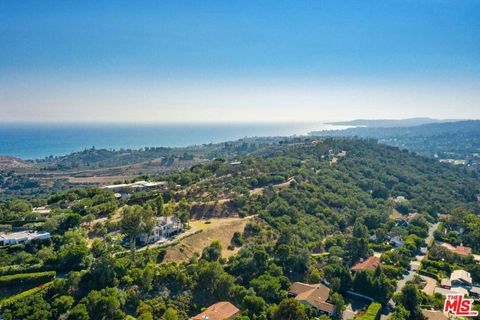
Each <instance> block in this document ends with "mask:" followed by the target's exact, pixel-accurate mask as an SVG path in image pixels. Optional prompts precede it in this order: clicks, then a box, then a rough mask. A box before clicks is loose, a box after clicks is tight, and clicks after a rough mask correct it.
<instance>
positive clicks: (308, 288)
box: [289, 282, 335, 313]
mask: <svg viewBox="0 0 480 320" xmlns="http://www.w3.org/2000/svg"><path fill="white" fill-rule="evenodd" d="M289 291H290V292H291V293H293V294H294V295H295V299H296V300H298V301H300V302H304V303H308V304H310V305H311V306H312V307H315V308H317V309H318V310H321V311H324V312H328V313H333V311H334V310H335V306H334V305H333V304H330V303H328V302H326V301H327V300H328V296H329V295H330V289H329V288H328V287H326V286H324V285H323V284H321V283H317V284H307V283H302V282H294V283H293V284H292V285H291V287H290V290H289Z"/></svg>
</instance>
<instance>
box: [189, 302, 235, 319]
mask: <svg viewBox="0 0 480 320" xmlns="http://www.w3.org/2000/svg"><path fill="white" fill-rule="evenodd" d="M239 315H240V309H238V308H237V307H235V306H234V305H233V304H231V303H230V302H228V301H220V302H217V303H215V304H212V305H211V306H210V307H208V308H207V309H206V310H205V311H203V312H202V313H199V314H197V315H196V316H194V317H192V318H191V319H190V320H230V319H233V318H235V317H237V316H239Z"/></svg>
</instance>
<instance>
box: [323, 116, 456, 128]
mask: <svg viewBox="0 0 480 320" xmlns="http://www.w3.org/2000/svg"><path fill="white" fill-rule="evenodd" d="M455 121H461V120H439V119H432V118H420V117H419V118H408V119H400V120H393V119H375V120H368V119H356V120H351V121H338V122H329V123H328V124H332V125H339V126H358V127H369V128H394V127H413V126H419V125H422V124H430V123H443V122H455Z"/></svg>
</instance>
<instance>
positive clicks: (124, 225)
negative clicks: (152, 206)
mask: <svg viewBox="0 0 480 320" xmlns="http://www.w3.org/2000/svg"><path fill="white" fill-rule="evenodd" d="M153 223H154V221H153V217H152V212H151V211H150V210H148V209H145V208H142V207H141V206H139V205H134V206H131V207H126V208H125V209H124V210H123V215H122V220H121V221H120V228H121V230H122V232H123V233H125V234H126V235H127V237H128V239H129V241H130V252H131V255H132V260H135V250H136V240H137V237H138V236H139V235H140V234H142V233H147V231H149V230H151V229H152V227H153ZM148 234H149V233H147V235H148Z"/></svg>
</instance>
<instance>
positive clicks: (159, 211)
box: [153, 194, 165, 216]
mask: <svg viewBox="0 0 480 320" xmlns="http://www.w3.org/2000/svg"><path fill="white" fill-rule="evenodd" d="M153 206H154V207H155V214H156V215H157V216H163V214H164V212H165V208H164V206H165V202H164V201H163V197H162V195H161V194H159V195H158V196H156V197H155V199H153Z"/></svg>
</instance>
